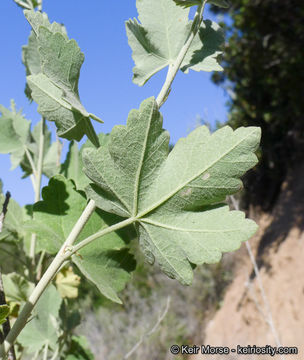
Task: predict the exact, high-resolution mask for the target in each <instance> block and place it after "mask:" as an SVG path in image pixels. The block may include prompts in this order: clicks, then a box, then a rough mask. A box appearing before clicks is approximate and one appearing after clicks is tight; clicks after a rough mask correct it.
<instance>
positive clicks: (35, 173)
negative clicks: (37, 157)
mask: <svg viewBox="0 0 304 360" xmlns="http://www.w3.org/2000/svg"><path fill="white" fill-rule="evenodd" d="M24 151H25V155H26V157H27V159H28V161H29V163H30V165H31V168H32V171H33V175H34V179H36V178H37V170H36V166H35V163H34V160H33V157H32V155H31V153H30V152H29V150H28V148H27V147H26V146H24ZM33 186H34V185H33Z"/></svg>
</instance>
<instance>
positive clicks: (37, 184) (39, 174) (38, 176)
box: [30, 118, 45, 267]
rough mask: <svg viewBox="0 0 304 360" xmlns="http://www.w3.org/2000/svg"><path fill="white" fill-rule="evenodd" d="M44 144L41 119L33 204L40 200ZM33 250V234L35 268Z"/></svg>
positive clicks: (43, 126) (31, 248)
mask: <svg viewBox="0 0 304 360" xmlns="http://www.w3.org/2000/svg"><path fill="white" fill-rule="evenodd" d="M44 142H45V118H43V119H42V124H41V130H40V139H39V154H38V164H37V171H36V176H35V189H34V190H35V203H36V202H37V201H39V200H40V188H41V178H42V166H43V157H44ZM35 249H36V234H33V235H32V238H31V247H30V258H31V259H32V265H33V267H34V266H35Z"/></svg>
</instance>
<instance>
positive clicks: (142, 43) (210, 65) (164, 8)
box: [126, 0, 223, 86]
mask: <svg viewBox="0 0 304 360" xmlns="http://www.w3.org/2000/svg"><path fill="white" fill-rule="evenodd" d="M136 5H137V10H138V19H139V21H138V20H137V19H133V20H132V19H130V20H129V21H127V22H126V30H127V35H128V40H129V45H130V47H131V48H132V51H133V54H132V57H133V60H134V62H135V67H134V69H133V73H134V76H133V81H134V83H136V84H137V85H140V86H142V85H144V84H145V83H146V82H147V81H148V80H149V79H150V77H151V76H153V75H154V74H156V73H157V72H158V71H160V70H161V69H163V68H165V67H167V66H169V65H170V64H174V62H175V60H176V58H177V56H178V54H179V52H180V50H181V49H182V47H183V45H184V43H185V42H186V40H187V37H188V35H189V33H190V30H191V26H192V21H190V20H189V9H183V8H182V7H180V6H177V5H176V4H175V3H174V1H173V0H159V1H158V3H157V5H155V3H154V2H151V1H149V0H137V2H136ZM206 27H207V25H206V24H204V23H203V24H202V27H201V29H200V34H197V35H196V37H195V38H194V40H193V43H194V45H192V46H191V47H190V49H189V50H188V56H187V58H186V59H185V60H184V61H183V63H182V68H187V69H190V68H192V67H193V70H196V71H218V70H222V67H221V66H220V65H219V64H218V62H217V57H218V55H219V54H220V53H221V52H220V47H218V44H219V38H220V39H221V41H223V35H222V33H221V32H219V31H218V26H216V25H213V26H211V27H210V26H209V28H208V31H206ZM197 52H199V53H200V56H198V54H197ZM210 57H211V58H213V59H214V61H212V62H211V61H210ZM190 60H191V62H190Z"/></svg>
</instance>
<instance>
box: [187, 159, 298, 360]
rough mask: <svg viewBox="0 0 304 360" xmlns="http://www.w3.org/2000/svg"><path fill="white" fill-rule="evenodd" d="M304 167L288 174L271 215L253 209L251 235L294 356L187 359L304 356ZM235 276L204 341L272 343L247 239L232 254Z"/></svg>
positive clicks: (277, 321)
mask: <svg viewBox="0 0 304 360" xmlns="http://www.w3.org/2000/svg"><path fill="white" fill-rule="evenodd" d="M303 176H304V166H299V168H298V169H297V171H296V172H294V173H293V174H292V176H289V177H288V179H287V181H286V182H285V183H284V184H283V186H282V190H281V195H280V197H279V199H278V201H277V204H276V206H275V207H274V209H273V211H272V213H271V214H259V215H257V214H254V211H251V215H252V216H251V217H253V218H255V220H256V221H257V222H258V224H259V226H260V229H259V231H258V233H257V234H256V235H255V236H254V237H253V238H252V239H251V240H250V244H251V246H252V248H253V252H254V255H255V257H256V260H257V262H258V266H259V269H260V274H261V280H262V283H263V286H264V289H265V293H266V295H267V299H268V302H269V308H270V310H271V314H272V317H273V322H274V325H275V328H276V331H277V335H278V338H279V343H280V344H281V345H282V346H296V347H298V351H299V354H298V355H285V356H284V357H281V356H280V355H275V356H274V357H271V356H270V355H259V356H257V355H237V354H233V353H230V355H217V356H216V355H200V356H194V355H193V356H191V357H190V358H191V359H196V360H198V359H210V360H219V359H221V360H222V359H226V360H231V359H237V360H239V359H240V360H241V359H242V360H249V359H259V360H264V359H268V360H270V359H272V358H274V359H291V360H300V359H301V360H303V359H304V232H303V230H304V181H303ZM234 256H235V258H234V259H235V262H236V264H237V266H236V269H235V278H234V281H233V282H232V284H231V285H230V286H229V288H228V289H227V292H226V294H225V298H224V300H223V303H222V306H221V308H220V309H219V310H218V311H217V312H216V314H215V315H214V317H213V318H212V319H211V320H210V321H209V322H208V324H207V326H206V328H205V330H204V331H205V336H204V339H205V340H204V344H205V345H207V344H209V345H212V346H228V347H230V348H236V347H237V345H241V346H247V345H257V346H265V345H272V346H276V345H277V343H278V341H276V340H275V336H274V333H273V331H271V329H270V326H269V324H268V322H267V319H268V317H269V311H268V309H267V306H266V307H265V304H264V303H263V300H262V296H261V293H260V290H259V286H258V281H257V278H256V277H255V274H254V271H253V266H252V263H251V262H250V260H249V256H248V253H247V249H246V246H245V244H243V245H242V247H241V249H240V250H239V251H238V252H237V253H236V254H235V255H234Z"/></svg>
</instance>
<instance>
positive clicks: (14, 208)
mask: <svg viewBox="0 0 304 360" xmlns="http://www.w3.org/2000/svg"><path fill="white" fill-rule="evenodd" d="M4 201H5V196H4V195H3V194H2V193H0V205H1V206H2V204H3V203H4ZM24 219H25V210H24V209H23V208H22V207H21V206H20V205H19V204H18V203H17V202H16V201H15V200H14V199H13V198H10V200H9V203H8V207H7V213H6V215H5V218H4V222H3V228H2V231H1V233H0V241H1V240H5V241H9V242H10V241H12V242H18V241H20V239H22V237H23V236H24V235H25V231H24V228H23V221H24Z"/></svg>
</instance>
